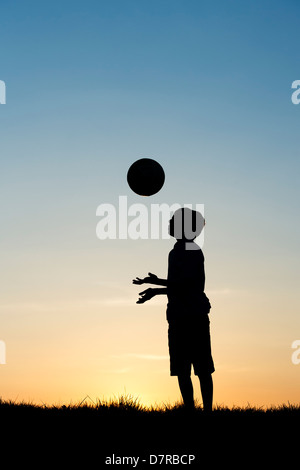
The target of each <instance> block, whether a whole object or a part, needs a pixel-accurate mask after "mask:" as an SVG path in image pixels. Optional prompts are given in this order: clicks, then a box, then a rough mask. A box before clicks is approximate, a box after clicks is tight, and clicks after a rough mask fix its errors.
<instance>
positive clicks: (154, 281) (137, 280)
mask: <svg viewBox="0 0 300 470" xmlns="http://www.w3.org/2000/svg"><path fill="white" fill-rule="evenodd" d="M157 279H158V278H157V276H156V275H155V274H152V273H148V276H147V277H145V278H144V279H140V278H139V277H136V278H135V279H133V281H132V283H133V284H145V283H148V284H157Z"/></svg>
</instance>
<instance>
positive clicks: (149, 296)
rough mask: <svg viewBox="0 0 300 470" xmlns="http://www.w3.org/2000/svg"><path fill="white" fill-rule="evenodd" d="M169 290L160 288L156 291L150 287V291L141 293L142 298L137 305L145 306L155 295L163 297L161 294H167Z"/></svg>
mask: <svg viewBox="0 0 300 470" xmlns="http://www.w3.org/2000/svg"><path fill="white" fill-rule="evenodd" d="M167 293H168V289H167V287H159V288H156V289H152V288H151V287H149V289H146V290H144V291H143V292H140V293H139V295H141V297H140V298H139V299H138V301H137V304H143V303H144V302H147V300H150V299H152V297H154V296H155V295H161V294H165V295H166V294H167Z"/></svg>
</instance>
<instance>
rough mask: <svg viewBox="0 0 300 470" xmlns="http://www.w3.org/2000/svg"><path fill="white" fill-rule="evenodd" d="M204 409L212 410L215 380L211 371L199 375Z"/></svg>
mask: <svg viewBox="0 0 300 470" xmlns="http://www.w3.org/2000/svg"><path fill="white" fill-rule="evenodd" d="M199 380H200V388H201V394H202V400H203V408H204V411H207V412H211V411H212V403H213V380H212V376H211V374H210V373H207V374H201V375H199Z"/></svg>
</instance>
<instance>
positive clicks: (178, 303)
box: [132, 208, 215, 413]
mask: <svg viewBox="0 0 300 470" xmlns="http://www.w3.org/2000/svg"><path fill="white" fill-rule="evenodd" d="M204 224H205V221H204V218H203V217H202V215H201V214H200V213H199V212H197V211H194V210H191V209H188V208H182V209H179V210H178V211H176V212H175V213H174V215H173V217H172V218H171V220H170V222H169V234H170V235H171V236H172V237H174V238H176V240H177V242H176V243H175V245H174V248H173V249H172V250H171V251H170V253H169V263H168V278H167V279H159V278H158V277H157V276H156V275H154V274H152V273H149V275H148V277H145V278H144V279H140V278H138V277H137V278H136V279H134V280H133V281H132V282H133V284H144V283H150V284H154V285H159V286H165V287H161V288H148V289H146V290H144V291H143V292H140V294H139V295H140V296H141V297H140V298H139V300H138V301H137V303H140V304H141V303H144V302H146V301H148V300H150V299H151V298H152V297H154V296H155V295H159V294H165V295H167V297H168V305H167V321H168V324H169V329H168V343H169V354H170V373H171V375H172V376H177V377H178V383H179V388H180V391H181V395H182V399H183V403H184V405H185V407H186V408H187V409H194V390H193V384H192V381H191V366H192V365H193V368H194V373H195V375H197V376H198V377H199V380H200V388H201V394H202V400H203V408H204V411H205V412H208V413H210V412H211V411H212V402H213V381H212V375H211V374H212V373H213V372H214V370H215V368H214V362H213V358H212V354H211V341H210V321H209V317H208V314H209V311H210V308H211V305H210V302H209V299H208V298H207V297H206V295H205V293H204V287H205V270H204V256H203V252H202V250H201V249H200V247H199V246H198V245H197V244H196V243H195V242H194V239H195V238H196V237H197V236H198V235H200V233H201V231H202V229H203V227H204Z"/></svg>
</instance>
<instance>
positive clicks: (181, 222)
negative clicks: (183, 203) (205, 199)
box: [169, 207, 205, 241]
mask: <svg viewBox="0 0 300 470" xmlns="http://www.w3.org/2000/svg"><path fill="white" fill-rule="evenodd" d="M204 225H205V220H204V217H203V216H202V214H200V212H197V211H194V210H192V209H189V208H188V207H182V208H181V209H178V210H177V211H175V212H174V214H173V217H172V218H171V220H170V223H169V234H170V235H171V237H174V238H176V240H184V241H192V240H194V239H195V238H196V237H198V236H199V235H200V233H201V232H202V229H203V227H204Z"/></svg>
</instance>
